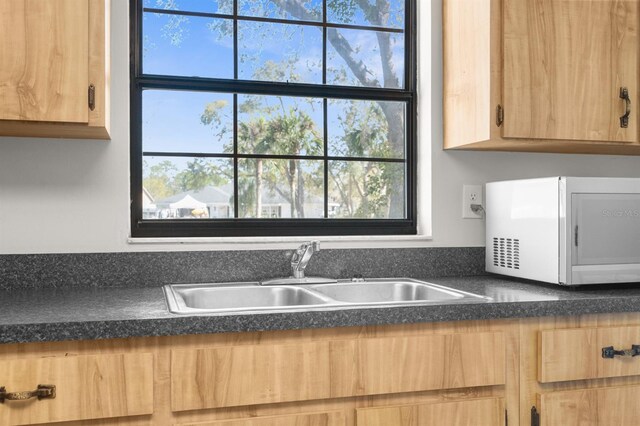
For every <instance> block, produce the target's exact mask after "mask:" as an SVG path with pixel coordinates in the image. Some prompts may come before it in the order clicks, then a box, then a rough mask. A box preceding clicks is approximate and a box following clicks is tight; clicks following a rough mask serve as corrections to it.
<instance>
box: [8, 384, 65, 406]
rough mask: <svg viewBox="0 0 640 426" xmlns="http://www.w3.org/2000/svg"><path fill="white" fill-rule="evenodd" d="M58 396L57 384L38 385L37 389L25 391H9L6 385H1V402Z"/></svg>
mask: <svg viewBox="0 0 640 426" xmlns="http://www.w3.org/2000/svg"><path fill="white" fill-rule="evenodd" d="M55 397H56V385H38V388H37V389H36V390H32V391H23V392H7V390H6V388H5V387H4V386H2V387H0V403H4V401H5V400H6V401H24V400H27V399H31V398H38V399H53V398H55Z"/></svg>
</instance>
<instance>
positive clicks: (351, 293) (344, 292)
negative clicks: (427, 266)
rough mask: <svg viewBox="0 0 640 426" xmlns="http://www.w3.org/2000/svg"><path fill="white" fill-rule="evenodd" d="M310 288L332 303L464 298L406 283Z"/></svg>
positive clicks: (449, 291) (437, 289) (366, 283)
mask: <svg viewBox="0 0 640 426" xmlns="http://www.w3.org/2000/svg"><path fill="white" fill-rule="evenodd" d="M310 288H312V289H313V290H315V291H317V292H318V293H322V294H324V295H326V296H329V297H330V298H332V299H334V300H337V301H341V302H348V303H358V304H370V303H398V302H442V301H448V300H459V299H463V298H464V297H465V295H464V294H463V293H460V292H457V291H455V290H448V289H444V288H442V287H436V286H435V285H433V284H427V283H420V282H414V281H408V280H399V281H371V282H363V283H357V284H356V283H353V284H345V283H340V284H322V285H314V286H311V287H310Z"/></svg>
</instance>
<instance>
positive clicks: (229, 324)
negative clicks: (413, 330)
mask: <svg viewBox="0 0 640 426" xmlns="http://www.w3.org/2000/svg"><path fill="white" fill-rule="evenodd" d="M429 281H431V282H434V283H437V284H441V285H445V286H449V287H452V288H455V289H459V290H465V291H469V292H472V293H476V294H480V295H483V296H489V297H491V298H492V299H493V300H492V301H491V302H478V303H470V304H458V305H455V304H446V303H443V304H436V305H433V304H431V305H428V306H424V305H423V306H405V307H386V308H385V307H375V308H346V309H345V308H333V309H328V310H321V311H319V310H314V311H306V312H288V313H249V314H224V315H215V316H213V315H209V316H184V315H175V314H172V313H170V312H169V311H168V310H167V306H166V302H165V298H164V294H163V290H162V288H161V287H150V288H149V287H147V288H89V289H78V288H66V289H31V290H22V291H4V292H0V343H23V342H46V341H60V340H89V339H109V338H124V337H138V336H167V335H180V334H205V333H224V332H239V331H262V330H286V329H301V328H329V327H345V326H362V325H383V324H405V323H418V322H436V321H458V320H481V319H500V318H517V317H535V316H548V315H580V314H592V313H617V312H640V284H636V285H625V286H620V285H617V286H604V287H603V286H599V287H585V288H581V289H567V288H564V287H559V286H551V285H543V284H534V283H530V282H524V281H516V280H512V279H506V278H502V277H495V276H472V277H458V278H434V279H431V280H429Z"/></svg>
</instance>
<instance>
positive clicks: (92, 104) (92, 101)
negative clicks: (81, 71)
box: [89, 84, 96, 111]
mask: <svg viewBox="0 0 640 426" xmlns="http://www.w3.org/2000/svg"><path fill="white" fill-rule="evenodd" d="M89 109H90V110H91V111H93V110H94V109H96V86H94V85H93V84H90V85H89Z"/></svg>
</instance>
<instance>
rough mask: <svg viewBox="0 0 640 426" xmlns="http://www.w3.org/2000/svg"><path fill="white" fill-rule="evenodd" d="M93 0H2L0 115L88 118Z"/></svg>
mask: <svg viewBox="0 0 640 426" xmlns="http://www.w3.org/2000/svg"><path fill="white" fill-rule="evenodd" d="M88 40H89V2H88V1H87V0H2V1H1V2H0V119H2V120H19V121H49V122H67V123H87V122H88V120H89V108H88V87H89V41H88Z"/></svg>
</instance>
